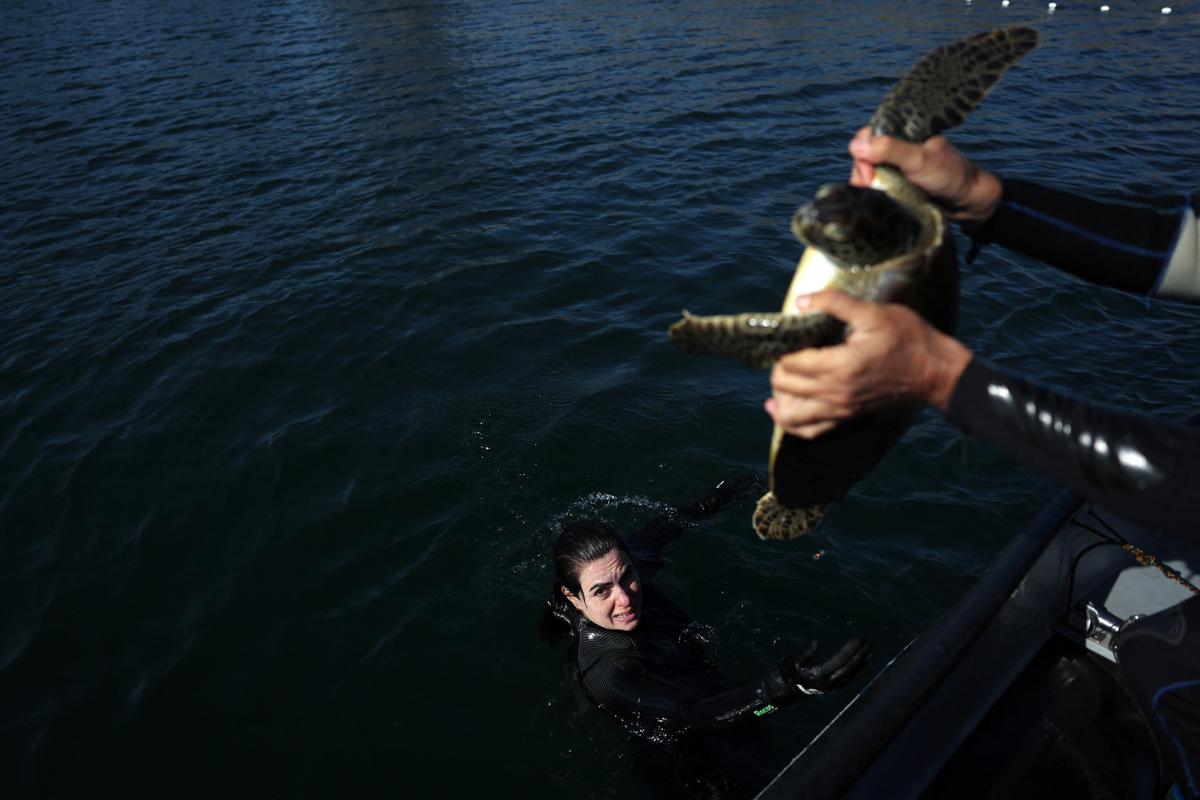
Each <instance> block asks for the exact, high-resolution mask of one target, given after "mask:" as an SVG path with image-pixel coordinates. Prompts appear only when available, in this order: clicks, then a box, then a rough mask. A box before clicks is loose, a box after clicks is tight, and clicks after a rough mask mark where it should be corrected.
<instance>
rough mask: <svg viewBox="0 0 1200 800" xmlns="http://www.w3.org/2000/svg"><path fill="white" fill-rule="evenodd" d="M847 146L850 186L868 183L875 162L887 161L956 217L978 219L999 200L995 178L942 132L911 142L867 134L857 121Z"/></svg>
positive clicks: (999, 189) (873, 175) (865, 128)
mask: <svg viewBox="0 0 1200 800" xmlns="http://www.w3.org/2000/svg"><path fill="white" fill-rule="evenodd" d="M849 149H850V155H851V156H852V157H853V158H854V168H853V170H852V172H851V174H850V183H851V184H852V185H854V186H870V185H871V181H873V180H874V179H875V167H876V166H878V165H880V164H890V165H892V166H893V167H895V168H896V169H898V170H900V171H901V172H902V173H903V174H904V177H905V178H907V179H908V181H909V183H912V184H913V185H914V186H917V187H919V188H920V189H922V190H923V191H924V192H925V193H926V194H928V195H929V196H930V197H931V198H932V199H933V200H934V201H935V202H936V203H937V204H938V205H939V206H940V207H941V208H942V209H943V210H944V211H945V212H946V215H947V216H948V217H950V218H951V219H954V220H958V221H959V222H983V221H984V220H986V219H987V218H988V217H990V216H991V215H992V212H993V211H994V210H995V209H996V205H997V204H998V203H999V202H1000V194H1001V192H1002V190H1003V187H1002V184H1001V182H1000V179H999V178H998V177H996V175H994V174H992V173H991V172H988V171H987V170H985V169H983V168H981V167H979V166H978V165H977V164H975V163H974V162H973V161H971V160H970V159H968V158H967V157H966V156H964V155H963V154H962V153H961V152H959V150H958V148H956V147H955V146H954V145H953V144H951V143H950V140H949V139H947V138H946V137H945V136H934V137H932V138H929V139H927V140H925V141H924V142H922V143H920V144H914V143H911V142H906V141H903V140H902V139H897V138H895V137H892V136H873V135H872V134H871V129H870V128H869V127H863V128H861V129H859V131H858V133H856V134H855V135H854V138H853V139H851V140H850V148H849Z"/></svg>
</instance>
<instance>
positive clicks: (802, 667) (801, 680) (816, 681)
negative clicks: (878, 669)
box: [779, 637, 871, 694]
mask: <svg viewBox="0 0 1200 800" xmlns="http://www.w3.org/2000/svg"><path fill="white" fill-rule="evenodd" d="M817 649H818V645H817V643H816V642H809V643H808V644H807V645H806V646H805V647H804V649H803V650H801V651H800V653H799V654H797V655H795V656H792V657H790V658H785V659H784V660H783V663H782V664H780V665H779V674H780V675H781V676H782V677H783V679H784V680H785V681H787V683H788V685H789V686H791V687H794V688H795V690H796V691H798V692H800V693H802V694H820V693H822V692H828V691H831V690H833V689H837V688H838V687H840V686H844V685H845V684H847V683H849V682H850V680H851V679H852V678H853V677H854V676H855V675H856V674H857V673H858V671H859V670H860V669H862V666H863V664H866V663H867V659H869V658H870V657H871V645H870V644H868V643H867V642H866V641H864V640H863V639H859V638H857V637H855V638H853V639H850V640H849V641H848V642H846V643H845V644H844V645H842V649H841V650H838V651H837V652H836V653H834V654H833V655H832V656H830V657H829V658H827V659H825V660H824V661H817V662H814V661H813V658H814V657H815V656H816V654H817Z"/></svg>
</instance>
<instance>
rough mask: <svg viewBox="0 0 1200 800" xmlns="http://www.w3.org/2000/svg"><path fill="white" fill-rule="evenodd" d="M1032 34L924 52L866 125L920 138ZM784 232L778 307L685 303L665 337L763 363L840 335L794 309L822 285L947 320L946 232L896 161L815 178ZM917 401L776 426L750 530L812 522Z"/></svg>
mask: <svg viewBox="0 0 1200 800" xmlns="http://www.w3.org/2000/svg"><path fill="white" fill-rule="evenodd" d="M1037 40H1038V34H1037V31H1035V30H1032V29H1029V28H1002V29H997V30H994V31H991V32H988V33H981V34H977V35H975V36H972V37H970V38H969V39H966V40H964V41H962V42H958V43H956V44H952V45H947V46H945V47H940V48H938V49H936V50H934V51H932V52H930V53H928V54H927V55H926V56H925V57H924V58H923V59H921V61H920V62H919V63H918V64H917V65H916V66H915V67H914V68H913V69H912V71H911V72H909V74H908V75H907V76H905V77H904V78H902V79H901V80H900V82H899V83H897V84H896V85H895V86H894V87H892V90H891V91H890V92H888V94H887V96H886V97H885V98H884V99H883V103H882V104H881V105H880V106H879V108H878V110H876V111H875V114H874V115H873V116H872V117H871V121H870V123H869V125H870V127H871V130H872V132H873V133H874V134H875V135H884V134H886V135H890V136H895V137H898V138H901V139H904V140H906V141H909V142H923V141H925V140H926V139H928V138H929V137H931V136H933V135H935V134H937V133H940V132H941V131H944V130H946V129H948V128H951V127H953V126H955V125H957V124H958V123H960V122H962V120H963V118H964V117H965V116H966V115H967V114H968V113H970V111H971V110H972V109H973V108H975V106H976V105H977V104H978V103H979V101H980V100H982V99H983V96H984V95H985V94H987V92H988V90H989V89H991V87H992V86H993V85H994V84H995V83H996V81H997V80H999V78H1000V76H1001V75H1003V74H1004V72H1005V70H1007V69H1008V68H1009V67H1010V66H1012V65H1013V63H1015V62H1016V61H1017V59H1019V58H1020V57H1021V56H1022V55H1024V54H1025V53H1027V52H1029V51H1030V50H1032V49H1033V48H1034V47H1035V46H1036V45H1037ZM792 232H793V233H794V234H795V235H796V236H797V237H798V238H799V239H800V240H801V241H803V242H804V243H805V244H806V245H808V247H807V248H806V249H805V251H804V254H803V256H802V257H801V259H800V263H799V265H797V267H796V273H795V276H794V277H793V279H792V283H791V287H790V288H789V289H788V292H787V297H786V298H785V300H784V304H783V311H782V312H781V313H766V312H764V313H749V314H737V315H727V316H714V317H697V316H693V315H692V314H689V313H688V312H686V311H685V312H684V315H683V319H681V320H679V321H678V322H676V323H675V324H674V325H672V326H671V328H670V331H669V335H670V338H671V341H672V342H674V343H675V344H676V345H678V346H679V347H680V348H681V349H683V350H684V351H685V352H688V353H708V352H714V353H725V354H728V355H732V356H735V357H737V358H739V359H740V360H742V361H744V362H745V363H746V364H749V365H750V366H753V367H758V368H769V367H771V365H772V364H773V363H774V362H775V359H776V358H778V357H779V356H780V355H782V354H784V353H787V352H791V351H793V350H799V349H801V348H804V347H823V346H828V345H832V344H836V343H838V342H840V341H841V340H842V338H843V335H844V325H843V324H842V323H841V322H840V321H838V320H836V319H834V318H832V317H829V316H827V315H825V314H823V313H800V312H798V311H797V310H796V306H795V298H796V295H798V294H800V293H806V292H813V291H817V290H819V289H824V288H837V289H841V290H842V291H844V292H846V293H847V294H851V295H854V296H856V297H861V298H866V299H869V300H875V301H881V302H892V303H903V304H905V305H907V306H910V307H911V308H913V309H915V310H916V311H917V312H918V313H920V314H921V315H922V316H924V317H925V318H926V319H927V320H929V321H930V322H931V323H932V324H933V325H935V326H937V327H938V328H940V329H941V330H943V331H945V332H947V333H951V332H953V330H954V326H955V323H956V321H957V316H958V265H957V258H956V257H955V253H954V237H953V236H952V235H951V234H950V232H949V230H948V228H947V225H946V220H945V217H944V216H943V215H942V213H941V211H940V210H939V209H938V208H937V207H936V206H935V205H934V204H932V203H931V202H930V201H929V199H928V198H927V197H926V196H925V194H924V193H923V192H922V191H921V190H919V189H917V188H916V187H915V186H913V185H912V184H910V183H908V181H906V180H905V179H904V177H903V176H902V175H901V174H900V172H899V171H897V170H895V169H892V168H890V167H880V168H879V169H877V170H876V176H875V180H874V182H873V184H872V188H869V189H867V188H860V187H855V186H850V185H846V184H829V185H826V186H823V187H821V189H820V190H819V191H818V192H817V194H816V197H815V198H814V199H813V201H812V202H811V203H809V204H807V205H805V206H804V207H803V208H801V209H800V210H799V211H797V212H796V214H795V216H794V217H793V218H792ZM919 410H920V405H919V403H917V402H916V401H913V400H906V399H900V400H898V401H897V402H896V403H895V404H893V405H891V406H888V407H885V408H881V409H878V410H874V411H871V412H869V413H867V414H864V415H860V416H858V417H855V418H854V419H852V420H848V421H846V422H844V423H842V424H840V425H838V426H837V427H836V428H834V429H833V430H831V431H830V432H828V433H826V434H824V435H822V436H819V437H817V438H816V439H812V440H806V439H799V438H797V437H794V436H790V435H788V434H785V433H784V432H783V431H782V430H780V429H779V428H778V427H776V428H775V432H774V434H773V436H772V438H771V460H770V466H771V485H770V491H768V492H767V494H765V495H763V497H762V499H761V500H759V502H758V506H757V508H756V509H755V512H754V529H755V531H756V532H757V533H758V535H759V536H760V537H762V538H764V539H791V538H795V537H797V536H800V535H803V534H805V533H808V532H810V531H811V530H813V529H814V528H815V527H816V525H817V523H818V522H820V520H821V518H822V516H823V515H824V513H825V509H826V507H827V506H828V505H829V504H830V503H832V502H834V501H836V500H838V499H840V498H841V497H842V496H844V495H845V494H846V492H847V491H849V489H850V487H851V486H853V485H854V483H855V482H857V481H858V480H859V479H860V478H862V477H863V476H864V475H866V474H867V472H869V471H870V470H871V469H872V468H873V467H874V466H875V464H876V463H878V461H879V460H880V459H881V458H882V457H883V455H884V453H886V452H887V451H888V449H890V448H891V447H892V445H894V444H895V443H896V441H897V440H899V438H900V437H901V436H902V435H903V434H904V431H905V430H907V429H908V426H909V425H910V424H911V423H912V420H913V418H914V417H915V416H916V413H917V412H918V411H919Z"/></svg>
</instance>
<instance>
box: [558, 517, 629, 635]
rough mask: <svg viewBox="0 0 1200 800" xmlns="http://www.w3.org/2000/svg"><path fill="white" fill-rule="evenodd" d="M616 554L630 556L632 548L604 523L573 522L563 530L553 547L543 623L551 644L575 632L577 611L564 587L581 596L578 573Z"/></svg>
mask: <svg viewBox="0 0 1200 800" xmlns="http://www.w3.org/2000/svg"><path fill="white" fill-rule="evenodd" d="M613 550H620V551H621V552H622V553H625V554H626V555H629V548H628V547H627V546H626V544H625V541H624V540H623V539H622V538H621V537H620V536H618V535H617V532H616V531H615V530H613V529H612V528H611V527H609V526H608V525H605V524H604V523H603V522H587V521H579V522H571V523H568V524H567V525H564V526H563V529H562V531H561V532H560V533H559V534H558V541H556V542H555V543H554V586H553V588H551V590H550V598H549V599H548V600H547V601H546V614H545V616H544V618H543V619H542V626H541V627H542V635H543V636H544V637H545V638H546V639H547V640H549V641H555V640H557V639H560V638H562V636H563V635H564V634H567V633H570V632H571V631H572V630H573V625H572V621H573V619H574V616H573V615H575V614H578V613H579V612H578V611H576V610H575V608H574V606H572V605H571V603H570V601H568V600H567V598H566V595H564V594H563V593H562V589H563V587H564V586H565V587H566V588H567V591H569V592H570V593H571V594H573V595H578V594H579V573H580V572H582V571H583V567H584V565H585V564H587V563H588V562H589V561H595V560H596V559H597V558H603V557H604V556H606V555H608V554H609V553H610V552H612V551H613Z"/></svg>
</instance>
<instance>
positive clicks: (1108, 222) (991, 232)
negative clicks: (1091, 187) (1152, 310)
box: [963, 178, 1200, 302]
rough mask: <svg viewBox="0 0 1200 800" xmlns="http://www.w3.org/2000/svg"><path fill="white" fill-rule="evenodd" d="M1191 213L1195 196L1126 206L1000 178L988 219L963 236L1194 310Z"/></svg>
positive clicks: (1199, 261)
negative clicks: (1184, 303) (1190, 304)
mask: <svg viewBox="0 0 1200 800" xmlns="http://www.w3.org/2000/svg"><path fill="white" fill-rule="evenodd" d="M1198 211H1200V196H1196V195H1187V196H1173V197H1162V198H1154V199H1152V200H1150V201H1149V203H1148V204H1147V205H1143V206H1131V205H1125V204H1121V203H1113V202H1100V201H1097V200H1092V199H1089V198H1085V197H1081V196H1079V195H1076V194H1073V193H1070V192H1065V191H1061V190H1058V189H1051V188H1048V187H1045V186H1041V185H1039V184H1037V183H1033V182H1032V181H1026V180H1020V179H1014V178H1005V179H1004V180H1003V189H1002V193H1001V196H1000V202H999V204H998V205H997V206H996V208H995V210H994V211H993V212H992V213H991V216H989V217H988V218H987V219H986V220H985V221H984V222H981V223H965V224H964V225H963V230H964V232H966V233H967V234H968V235H969V236H971V238H972V239H973V240H974V241H975V242H976V243H977V244H980V245H982V244H986V243H989V242H995V243H997V244H1001V245H1003V246H1005V247H1008V248H1011V249H1013V250H1016V251H1018V252H1021V253H1024V254H1025V255H1029V256H1033V257H1034V258H1037V259H1039V260H1041V261H1044V262H1046V263H1047V264H1050V265H1051V266H1054V267H1057V268H1058V269H1061V270H1064V271H1065V272H1069V273H1071V274H1073V275H1075V276H1077V277H1079V278H1082V279H1084V280H1086V281H1089V282H1091V283H1095V284H1098V285H1101V286H1111V287H1114V288H1117V289H1124V290H1126V291H1130V292H1134V293H1137V294H1144V295H1149V294H1155V295H1160V296H1163V297H1172V298H1176V299H1179V300H1187V301H1189V302H1200V225H1198V224H1197V212H1198Z"/></svg>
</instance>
